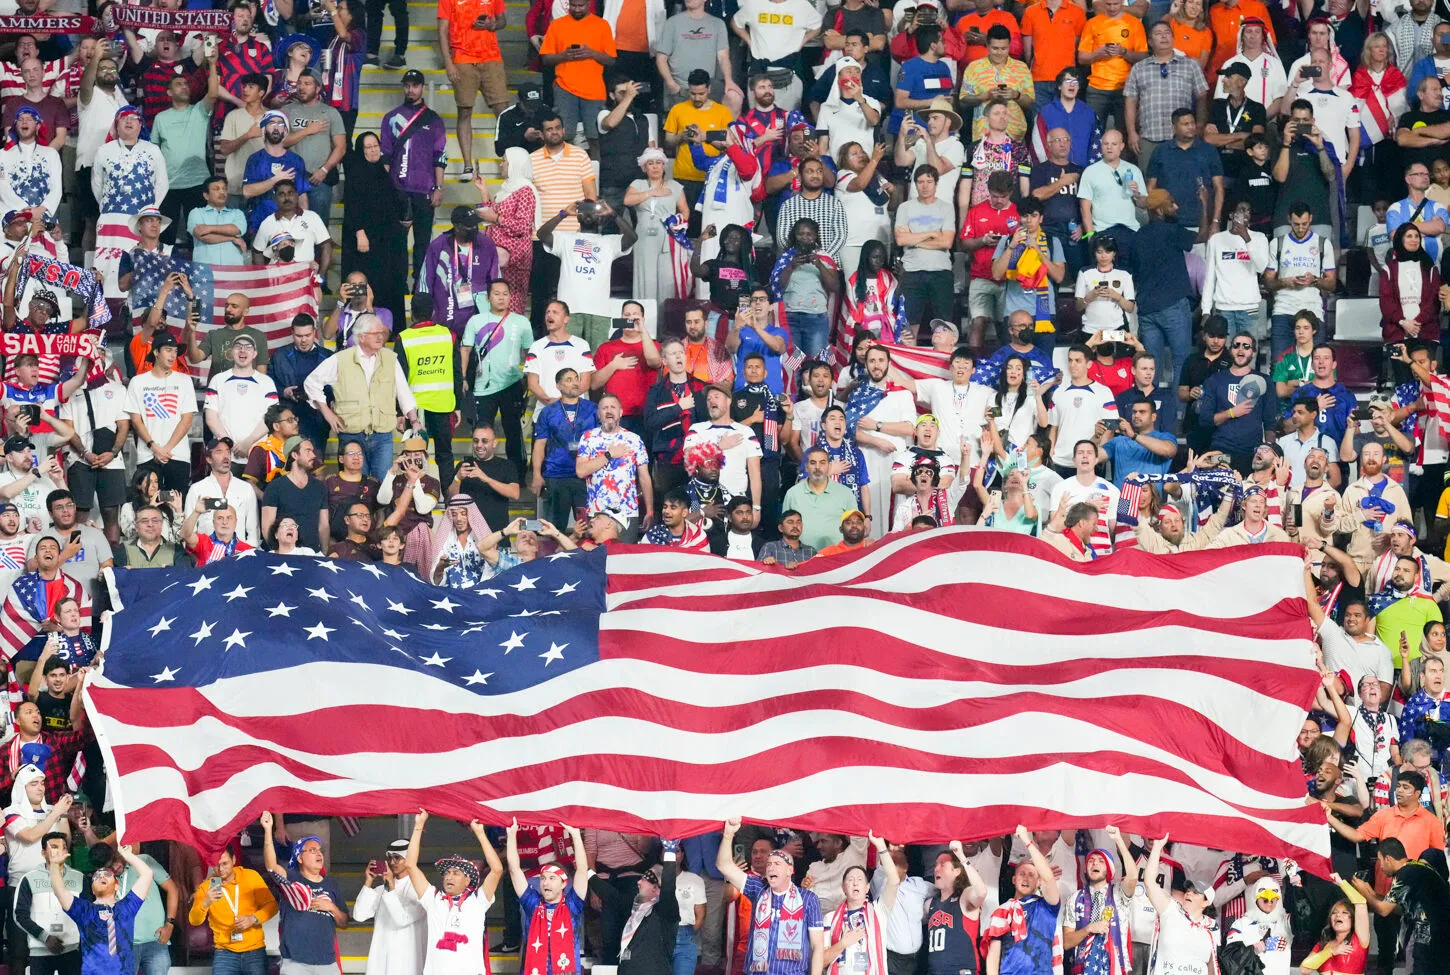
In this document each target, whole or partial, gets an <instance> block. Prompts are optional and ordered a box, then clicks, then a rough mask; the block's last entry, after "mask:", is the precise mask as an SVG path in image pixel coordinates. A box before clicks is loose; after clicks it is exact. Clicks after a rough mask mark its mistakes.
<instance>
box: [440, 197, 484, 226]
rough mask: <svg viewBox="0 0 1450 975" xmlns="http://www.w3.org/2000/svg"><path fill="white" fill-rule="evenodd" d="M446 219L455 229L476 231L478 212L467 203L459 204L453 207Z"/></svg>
mask: <svg viewBox="0 0 1450 975" xmlns="http://www.w3.org/2000/svg"><path fill="white" fill-rule="evenodd" d="M448 218H449V220H450V221H451V222H452V223H453V225H454V226H455V227H468V228H470V229H477V227H478V224H479V219H478V212H477V211H476V210H474V209H473V207H471V206H469V205H468V204H467V203H460V204H458V206H456V207H454V208H453V212H452V213H450V214H449V215H448Z"/></svg>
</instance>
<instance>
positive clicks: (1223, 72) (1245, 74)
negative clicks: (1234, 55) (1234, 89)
mask: <svg viewBox="0 0 1450 975" xmlns="http://www.w3.org/2000/svg"><path fill="white" fill-rule="evenodd" d="M1231 74H1233V75H1238V76H1239V77H1240V78H1243V79H1245V80H1248V79H1250V78H1252V77H1253V76H1254V73H1253V72H1252V71H1250V70H1249V66H1248V65H1247V64H1244V63H1243V62H1242V61H1235V62H1234V63H1233V64H1226V65H1224V66H1223V67H1222V68H1220V69H1219V70H1218V76H1219V77H1220V78H1223V77H1226V76H1228V75H1231Z"/></svg>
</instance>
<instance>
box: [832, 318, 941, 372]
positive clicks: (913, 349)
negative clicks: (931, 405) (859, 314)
mask: <svg viewBox="0 0 1450 975" xmlns="http://www.w3.org/2000/svg"><path fill="white" fill-rule="evenodd" d="M836 335H837V340H836V344H835V346H834V351H835V354H836V365H837V367H838V368H839V367H844V366H847V365H849V364H850V362H851V343H853V342H855V341H856V326H855V324H854V323H853V322H850V321H847V320H844V319H843V320H842V321H841V327H840V328H839V329H837V330H836ZM879 344H880V345H881V346H883V347H884V348H886V349H887V350H889V351H890V352H891V361H892V362H893V363H895V364H896V367H897V368H898V369H900V370H901V371H902V372H904V373H906V374H907V375H908V376H910V377H911V378H912V379H950V378H951V377H952V371H951V356H950V355H949V354H948V353H946V352H937V351H936V350H934V349H931V348H922V347H921V346H917V345H898V344H896V343H895V342H881V343H879Z"/></svg>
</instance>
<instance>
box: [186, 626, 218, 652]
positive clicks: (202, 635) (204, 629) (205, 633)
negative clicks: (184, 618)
mask: <svg viewBox="0 0 1450 975" xmlns="http://www.w3.org/2000/svg"><path fill="white" fill-rule="evenodd" d="M213 626H216V624H215V623H203V624H201V628H200V629H199V630H197V631H196V632H195V633H193V634H191V638H192V639H193V640H195V641H196V642H195V643H193V644H192V646H194V647H196V646H200V645H201V641H202V640H205V639H206V638H207V637H209V636H211V628H212V627H213Z"/></svg>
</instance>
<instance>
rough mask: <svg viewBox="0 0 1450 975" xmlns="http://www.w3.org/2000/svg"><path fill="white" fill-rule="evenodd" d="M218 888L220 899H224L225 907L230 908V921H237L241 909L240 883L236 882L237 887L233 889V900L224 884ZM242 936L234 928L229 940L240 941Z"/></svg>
mask: <svg viewBox="0 0 1450 975" xmlns="http://www.w3.org/2000/svg"><path fill="white" fill-rule="evenodd" d="M220 890H221V895H222V900H224V901H226V902H227V907H230V908H231V909H232V923H233V924H235V923H236V922H237V921H240V920H241V913H240V912H241V909H242V885H241V884H240V883H238V884H237V889H236V891H235V893H236V899H235V900H233V899H232V895H231V894H229V893H227V885H226V884H222V885H221V888H220ZM242 938H243V934H242V932H240V931H236V930H233V931H232V937H231V940H232V941H234V942H236V941H241V940H242Z"/></svg>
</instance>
